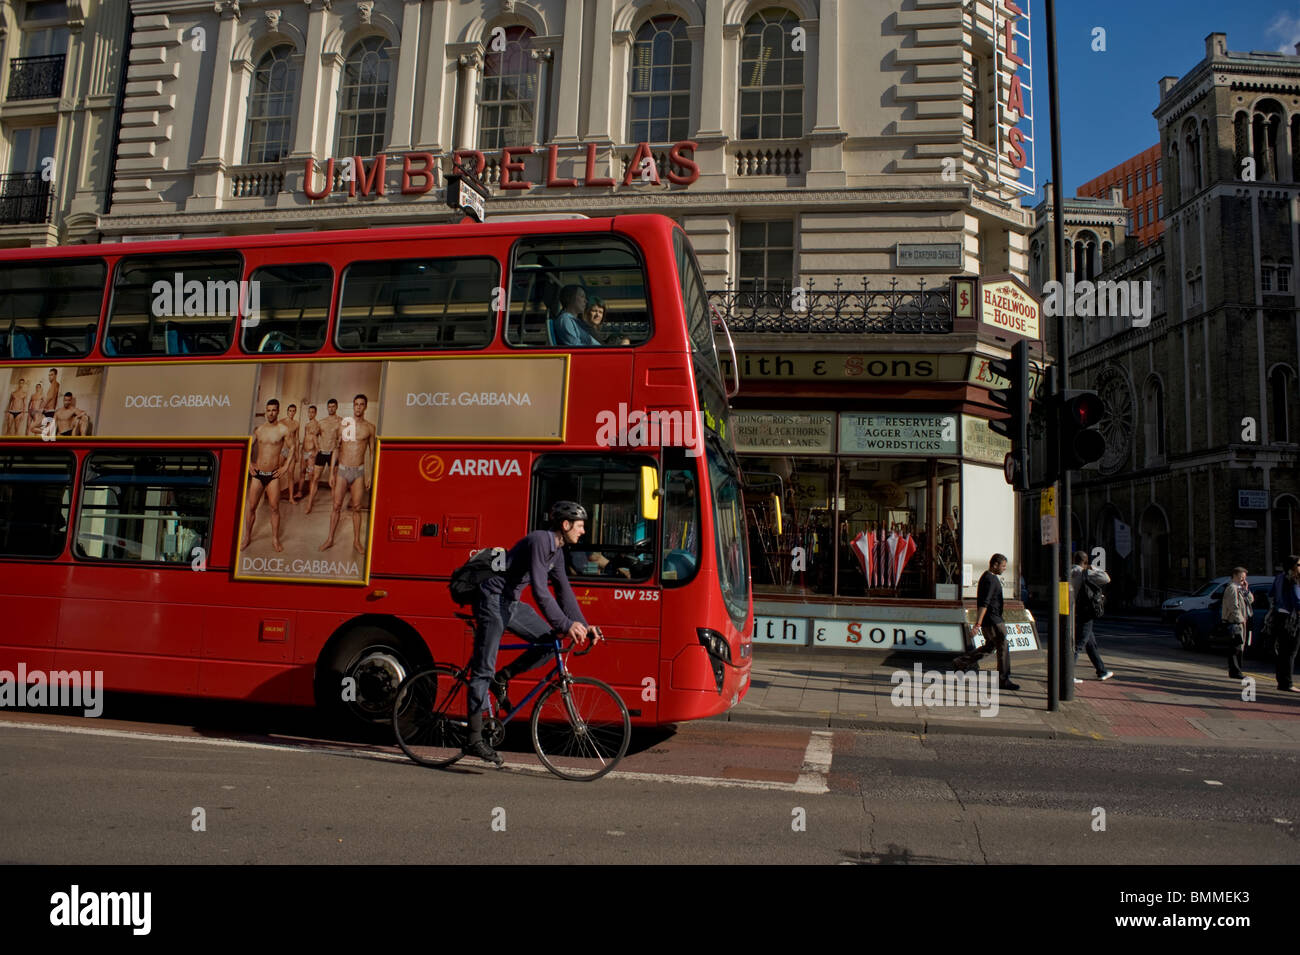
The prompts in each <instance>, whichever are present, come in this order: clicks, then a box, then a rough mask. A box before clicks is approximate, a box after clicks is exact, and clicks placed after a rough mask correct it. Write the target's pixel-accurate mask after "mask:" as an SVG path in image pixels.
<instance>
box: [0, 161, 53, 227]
mask: <svg viewBox="0 0 1300 955" xmlns="http://www.w3.org/2000/svg"><path fill="white" fill-rule="evenodd" d="M53 205H54V190H53V189H51V188H50V184H49V183H48V182H46V181H45V180H44V179H42V178H41V174H40V173H37V172H11V173H8V174H6V175H0V225H30V224H35V223H41V222H49V221H50V210H51V209H52V208H53Z"/></svg>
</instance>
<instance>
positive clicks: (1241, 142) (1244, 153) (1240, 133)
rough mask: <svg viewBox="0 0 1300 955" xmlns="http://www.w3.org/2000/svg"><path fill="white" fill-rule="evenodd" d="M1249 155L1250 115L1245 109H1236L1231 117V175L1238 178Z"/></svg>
mask: <svg viewBox="0 0 1300 955" xmlns="http://www.w3.org/2000/svg"><path fill="white" fill-rule="evenodd" d="M1249 155H1250V117H1249V116H1247V115H1246V113H1245V111H1244V110H1243V111H1238V112H1237V114H1236V115H1235V116H1233V117H1232V159H1233V163H1234V168H1233V175H1234V176H1236V177H1238V178H1240V177H1241V173H1242V170H1243V169H1244V168H1245V167H1244V165H1243V163H1244V162H1245V160H1246V158H1247V157H1248V156H1249Z"/></svg>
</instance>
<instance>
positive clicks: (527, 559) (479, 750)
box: [463, 501, 601, 766]
mask: <svg viewBox="0 0 1300 955" xmlns="http://www.w3.org/2000/svg"><path fill="white" fill-rule="evenodd" d="M586 520H587V509H586V508H584V507H583V506H582V505H581V504H576V503H574V502H573V501H556V502H555V503H554V504H553V505H551V510H550V514H549V520H548V529H547V530H540V531H533V532H532V533H531V534H527V535H525V536H524V537H523V538H522V539H521V540H519V542H518V543H516V544H515V545H514V546H513V547H511V548H510V550H509V552H508V553H507V554H506V570H505V573H504V574H494V575H493V576H491V577H489V578H488V579H487V580H485V581H483V583H482V584H480V585H479V596H478V599H477V600H476V601H475V602H474V621H475V625H474V654H473V656H472V657H471V658H470V682H469V697H468V717H469V738H468V739H467V740H466V742H465V746H464V748H463V752H464V753H465V754H466V755H467V756H477V757H479V758H480V759H484V760H487V761H488V762H490V763H494V764H496V765H497V766H500V765H501V764H502V763H503V762H504V760H503V759H502V758H501V756H500V754H498V753H497V751H496V750H494V749H493V748H492V747H491V746H490V745H489V744H488V743H487V742H486V741H485V740H484V739H483V708H484V706H486V704H487V694H488V689H489V686H490V688H491V691H492V696H493V698H494V699H495V700H496V703H497V707H498V708H499V709H502V710H508V709H510V702H509V700H508V699H507V697H506V691H507V688H508V685H509V682H510V680H511V678H513V677H515V676H517V675H518V674H520V673H523V672H524V671H525V670H529V669H531V668H533V667H535V666H537V664H539V663H541V662H542V661H543V660H545V659H546V657H547V655H548V654H549V653H550V648H549V647H545V646H537V647H533V648H532V649H530V650H526V651H524V653H523V654H522V655H521V656H520V657H519V658H518V659H517V660H515V661H514V662H513V663H511V664H510V665H509V666H507V667H504V668H503V669H502V670H501V671H500V672H494V671H495V667H496V661H497V650H498V648H500V646H501V636H502V634H503V633H504V632H505V631H506V630H509V631H510V632H511V633H515V634H518V635H519V636H521V637H523V638H524V639H525V640H527V641H528V642H530V643H541V642H542V641H549V640H550V639H551V636H552V634H557V633H559V634H565V635H567V636H569V637H571V638H572V639H573V641H574V642H575V643H576V644H577V645H578V646H579V647H585V646H586V645H587V635H588V633H590V634H591V636H592V639H593V640H596V641H599V640H600V639H601V637H600V631H599V630H597V629H596V628H594V627H592V626H590V625H589V624H588V623H587V621H586V619H585V618H584V617H583V616H582V610H581V608H579V606H578V601H577V599H575V598H574V596H573V588H572V587H571V586H570V585H569V577H568V575H567V574H566V573H565V571H564V553H563V549H564V545H565V544H576V543H577V542H578V539H579V538H580V537H582V535H583V534H584V533H585V531H586V527H585V525H586ZM548 583H553V584H554V586H555V596H554V597H552V596H551V592H550V590H549V589H548V587H547V584H548ZM530 585H531V587H532V591H533V599H534V600H535V601H537V606H538V607H540V608H541V610H542V613H543V614H545V615H546V619H545V620H543V619H542V617H541V616H540V615H539V614H538V613H537V611H536V610H534V609H533V608H532V607H530V606H528V604H526V603H522V602H520V600H519V596H520V594H522V593H523V592H524V588H525V587H528V586H530ZM556 598H559V600H558V603H557V601H556Z"/></svg>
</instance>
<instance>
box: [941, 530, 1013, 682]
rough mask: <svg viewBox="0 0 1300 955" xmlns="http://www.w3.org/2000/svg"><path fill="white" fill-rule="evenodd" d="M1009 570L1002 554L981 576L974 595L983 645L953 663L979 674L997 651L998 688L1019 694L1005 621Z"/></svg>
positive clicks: (994, 557) (958, 668) (996, 557)
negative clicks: (1005, 575) (1004, 578)
mask: <svg viewBox="0 0 1300 955" xmlns="http://www.w3.org/2000/svg"><path fill="white" fill-rule="evenodd" d="M1006 569H1007V559H1006V557H1005V556H1003V555H1002V554H994V555H993V556H992V557H990V558H989V569H988V570H986V571H984V573H983V574H981V575H980V580H979V586H978V588H977V589H976V591H975V606H976V607H977V608H978V614H977V616H976V617H975V630H974V633H976V634H982V635H983V637H984V645H983V646H982V647H977V648H975V649H974V650H971V651H970V652H969V653H963V654H962V655H961V656H959V657H957V659H956V660H954V661H953V668H954V669H957V670H978V669H979V668H980V664H979V661H980V657H982V656H984V655H985V654H988V653H993V652H995V651H996V653H997V655H998V686H999V687H1000V688H1001V689H1003V690H1018V689H1020V685H1019V684H1018V683H1012V682H1011V648H1010V647H1009V646H1008V645H1007V625H1006V624H1005V623H1004V622H1003V621H1002V580H1001V575H1002V572H1003V571H1004V570H1006Z"/></svg>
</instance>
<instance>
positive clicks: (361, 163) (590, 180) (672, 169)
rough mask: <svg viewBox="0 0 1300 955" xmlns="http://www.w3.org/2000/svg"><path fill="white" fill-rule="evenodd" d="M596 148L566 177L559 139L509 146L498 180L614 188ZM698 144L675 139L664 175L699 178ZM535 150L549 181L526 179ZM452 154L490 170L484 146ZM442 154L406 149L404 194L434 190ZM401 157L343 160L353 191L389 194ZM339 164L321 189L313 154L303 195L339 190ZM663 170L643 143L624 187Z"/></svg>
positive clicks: (329, 163) (328, 167)
mask: <svg viewBox="0 0 1300 955" xmlns="http://www.w3.org/2000/svg"><path fill="white" fill-rule="evenodd" d="M596 148H597V144H596V143H587V144H586V151H587V157H586V158H587V161H586V167H585V169H584V170H583V176H582V179H581V180H578V179H576V178H572V177H569V178H561V177H560V175H559V173H558V171H557V167H558V164H559V154H560V147H559V146H558V145H556V144H555V143H551V144H550V145H548V146H546V147H544V148H543V149H542V150H538V149H537V148H535V147H533V146H507V147H505V148H504V149H502V150H501V166H500V168H501V181H500V183H498V187H499V188H501V189H508V190H519V191H527V190H529V189H532V188H533V187H534V186H537V185H543V186H546V188H548V189H575V188H578V187H583V188H587V189H606V188H609V187H610V186H613V185H615V182H614V180H613V179H611V178H610V177H608V176H601V175H597V172H596ZM696 148H697V147H696V144H695V143H693V142H691V141H690V140H682V141H681V142H679V143H674V144H673V146H672V147H671V148H670V149H669V150H668V163H667V166H668V168H667V169H665V170H663V174H664V178H666V179H667V180H668V181H669V182H671V183H673V184H674V185H679V186H689V185H690V184H691V183H693V182H695V180H697V179H699V178H700V167H699V166H697V165H696V164H695V162H694V159H693V158H687V156H686V155H684V154H685V153H689V154H690V156H691V157H694V155H695V150H696ZM535 153H536V154H539V155H545V157H546V168H545V170H544V180H543V181H542V182H541V183H536V182H532V181H531V180H529V179H527V178H525V177H526V176H527V170H526V168H525V160H524V158H523V157H525V156H529V155H533V154H535ZM442 155H445V154H442ZM451 157H452V161H453V162H454V163H455V164H456V165H459V166H461V167H463V168H469V165H468V163H469V162H472V163H473V166H474V171H475V174H476V175H478V176H479V177H480V178H482V177H483V175H484V170H485V169H486V168H487V157H486V156H484V155H483V153H482V152H480V151H479V150H477V149H458V150H456V151H454V152H452V153H451ZM438 158H439V157H438V156H435V155H434V154H433V153H426V152H409V153H403V154H402V156H401V158H400V162H401V169H402V178H401V184H400V187H399V188H400V192H401V194H402V195H404V196H422V195H425V194H426V193H428V192H430V191H432V190H433V188H434V186H435V185H437V182H436V180H437V177H438ZM398 161H399V160H398V157H396V156H388V155H387V154H385V153H380V154H379V155H377V156H375V158H374V159H372V160H371V161H370V162H369V163H367V162H366V161H365V159H364V158H363V157H361V156H351V157H347V158H344V159H341V160H339V164H340V165H341V167H342V169H341V172H342V179H343V181H345V182H346V183H347V186H348V195H349V196H358V195H360V196H369V195H372V194H373V195H377V196H383V195H387V192H386V191H385V190H386V188H387V184H386V182H385V174H386V173H387V171H388V165H389V163H390V162H391V163H393V164H396V163H397V162H398ZM334 167H335V160H334V159H333V158H330V159H328V160H326V161H325V170H324V172H325V176H324V183H323V184H322V186H321V188H320V189H317V188H315V182H316V180H317V178H318V176H317V173H316V160H314V159H312V158H311V157H308V158H307V159H306V160H305V167H304V174H303V179H302V185H301V186H300V187H299V189H300V191H301V192H302V194H303V195H305V196H306V197H307V198H308V199H312V200H316V199H324V198H325V197H326V196H328V195H330V193H331V192H333V190H334ZM659 174H660V170H659V167H658V164H657V163H656V161H655V158H654V153H652V152H651V151H650V144H649V143H637V147H636V152H635V153H633V154H632V161H631V162H629V163H628V167H627V174H626V175H625V176H623V181H622V184H623V185H624V186H631V185H632V184H633V183H641V184H646V185H652V186H658V185H662V181H661V180H660V178H659Z"/></svg>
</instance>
